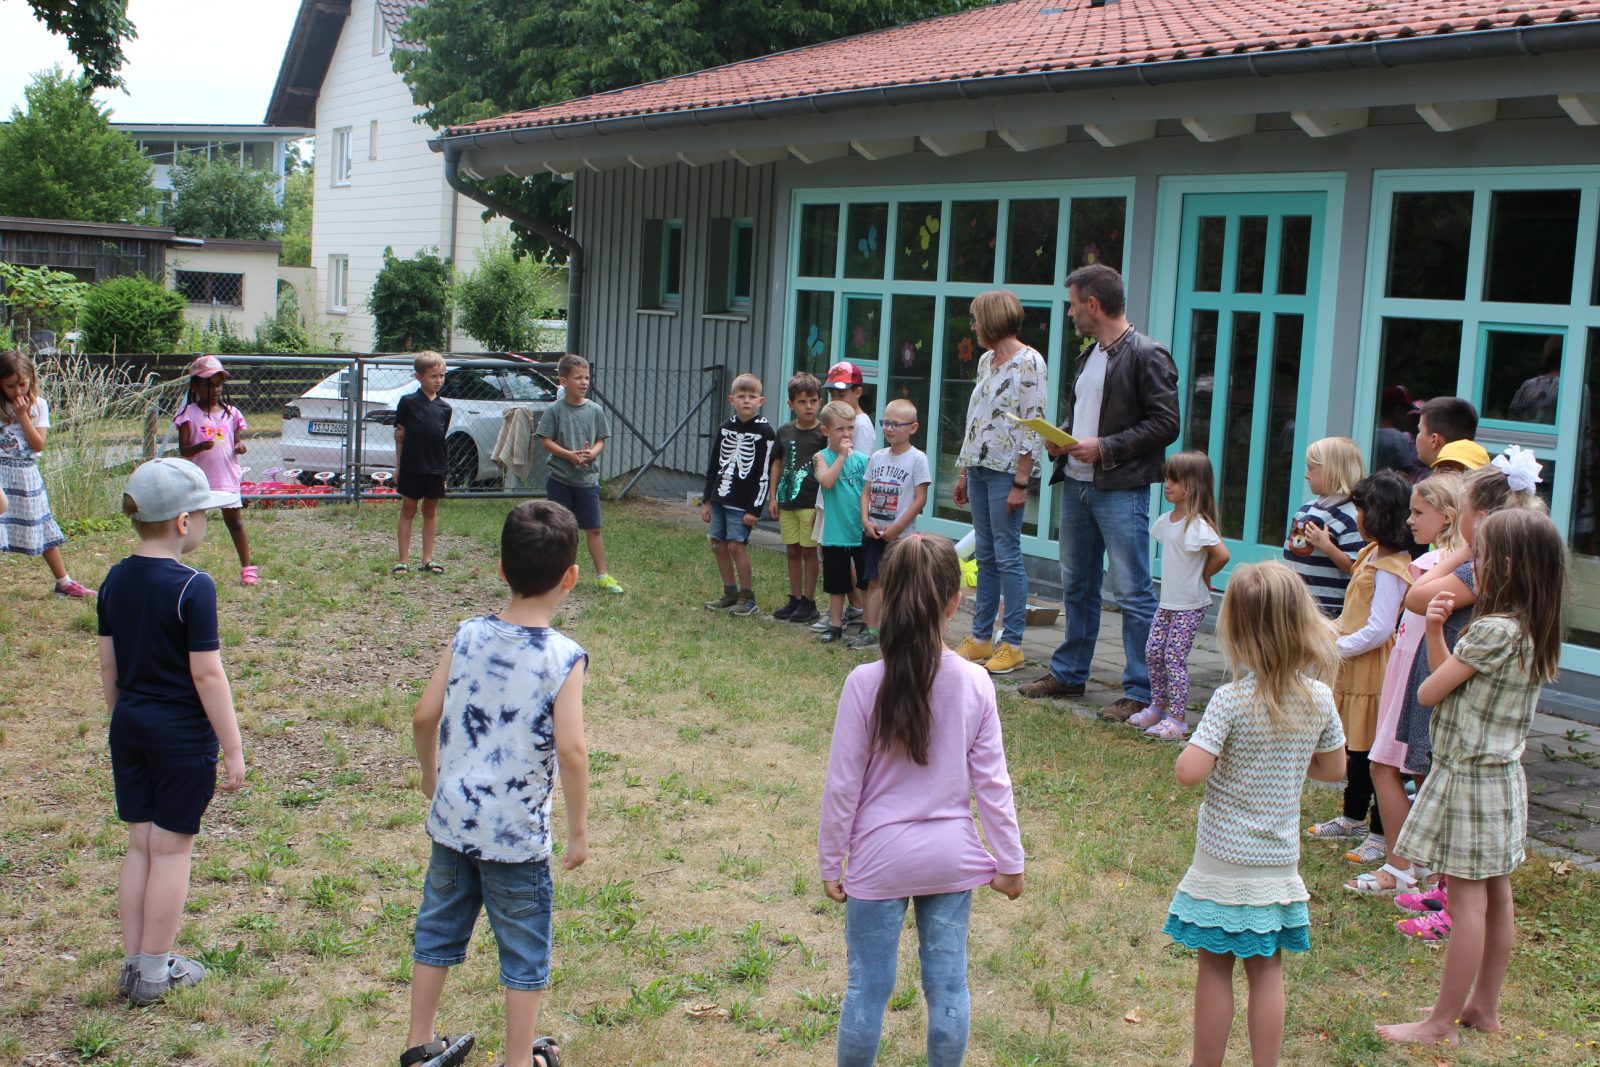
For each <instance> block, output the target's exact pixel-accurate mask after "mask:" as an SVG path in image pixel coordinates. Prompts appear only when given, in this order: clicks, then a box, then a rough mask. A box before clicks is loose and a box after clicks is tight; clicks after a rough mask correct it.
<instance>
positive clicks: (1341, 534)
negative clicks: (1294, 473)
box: [1283, 437, 1363, 619]
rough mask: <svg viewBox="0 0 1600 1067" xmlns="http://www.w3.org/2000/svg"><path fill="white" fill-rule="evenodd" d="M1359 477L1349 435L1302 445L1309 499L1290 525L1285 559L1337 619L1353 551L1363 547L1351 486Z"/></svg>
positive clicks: (1326, 611)
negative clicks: (1304, 447)
mask: <svg viewBox="0 0 1600 1067" xmlns="http://www.w3.org/2000/svg"><path fill="white" fill-rule="evenodd" d="M1360 480H1361V450H1360V449H1359V448H1357V447H1356V443H1355V442H1354V441H1352V440H1350V438H1348V437H1324V438H1323V439H1322V440H1320V441H1313V442H1312V443H1311V447H1310V448H1307V449H1306V486H1307V487H1308V488H1310V490H1311V493H1312V499H1310V500H1308V501H1306V502H1305V503H1304V504H1301V505H1300V510H1299V511H1296V512H1295V513H1294V518H1293V519H1292V520H1291V521H1290V523H1289V537H1288V539H1287V540H1286V541H1284V543H1283V559H1284V562H1285V563H1287V564H1289V566H1290V567H1291V568H1293V569H1294V571H1295V573H1296V574H1298V575H1300V578H1301V580H1303V581H1304V582H1305V583H1306V585H1307V586H1308V587H1309V588H1310V590H1311V595H1312V596H1313V597H1315V598H1316V601H1317V606H1318V607H1319V608H1321V609H1322V613H1323V614H1324V615H1326V616H1328V617H1329V618H1330V619H1331V618H1337V617H1338V614H1339V611H1340V609H1341V608H1342V607H1343V606H1344V590H1345V587H1346V586H1347V585H1349V584H1350V570H1351V568H1352V567H1354V566H1355V555H1356V553H1357V552H1360V551H1361V546H1362V543H1363V542H1362V539H1361V534H1360V532H1358V531H1357V530H1356V509H1355V505H1353V504H1351V503H1350V490H1351V489H1352V488H1354V487H1355V484H1356V483H1357V482H1359V481H1360Z"/></svg>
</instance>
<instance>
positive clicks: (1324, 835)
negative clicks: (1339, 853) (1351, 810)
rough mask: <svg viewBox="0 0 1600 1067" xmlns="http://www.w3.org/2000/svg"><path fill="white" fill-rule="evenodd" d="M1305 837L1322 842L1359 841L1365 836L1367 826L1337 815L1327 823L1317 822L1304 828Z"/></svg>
mask: <svg viewBox="0 0 1600 1067" xmlns="http://www.w3.org/2000/svg"><path fill="white" fill-rule="evenodd" d="M1306 836H1307V837H1316V838H1320V839H1322V840H1324V841H1341V840H1346V839H1349V838H1355V839H1357V840H1359V839H1360V838H1363V837H1366V836H1367V824H1366V823H1364V822H1357V821H1356V820H1354V819H1352V818H1349V817H1348V816H1344V815H1339V816H1336V817H1334V818H1332V819H1329V820H1328V821H1327V822H1319V823H1316V824H1314V825H1312V826H1308V827H1306Z"/></svg>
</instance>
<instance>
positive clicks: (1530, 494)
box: [1459, 463, 1545, 519]
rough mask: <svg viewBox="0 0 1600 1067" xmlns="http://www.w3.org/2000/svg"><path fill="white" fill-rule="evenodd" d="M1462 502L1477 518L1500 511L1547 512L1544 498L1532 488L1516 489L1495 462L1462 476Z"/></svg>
mask: <svg viewBox="0 0 1600 1067" xmlns="http://www.w3.org/2000/svg"><path fill="white" fill-rule="evenodd" d="M1459 492H1460V503H1461V504H1464V505H1466V506H1467V507H1469V508H1471V509H1472V514H1473V515H1474V516H1476V517H1477V518H1480V519H1481V518H1483V517H1484V516H1486V515H1492V514H1494V513H1495V512H1497V511H1540V512H1542V511H1544V510H1545V504H1544V501H1543V500H1541V499H1540V498H1539V494H1538V493H1535V492H1534V491H1533V490H1532V489H1520V490H1519V489H1513V488H1511V483H1510V482H1509V481H1507V480H1506V473H1505V471H1503V470H1501V469H1500V468H1499V467H1496V466H1495V465H1494V464H1493V463H1491V464H1489V465H1488V466H1485V467H1479V468H1478V469H1477V470H1475V471H1468V472H1467V473H1466V474H1463V475H1462V476H1461V488H1460V490H1459Z"/></svg>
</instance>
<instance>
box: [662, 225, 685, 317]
mask: <svg viewBox="0 0 1600 1067" xmlns="http://www.w3.org/2000/svg"><path fill="white" fill-rule="evenodd" d="M674 235H676V236H677V238H678V241H677V244H678V256H677V260H678V261H677V263H676V264H674V263H673V261H672V245H673V241H672V238H673V236H674ZM683 241H684V231H683V220H682V219H663V220H662V221H661V266H660V268H659V269H658V270H657V273H656V284H657V288H656V306H657V307H663V308H676V307H679V306H681V305H682V304H683V263H684V258H685V257H684V244H683ZM674 266H676V267H677V269H678V288H677V289H675V290H674V289H671V288H669V287H668V281H667V280H668V279H669V278H670V277H671V276H672V268H673V267H674Z"/></svg>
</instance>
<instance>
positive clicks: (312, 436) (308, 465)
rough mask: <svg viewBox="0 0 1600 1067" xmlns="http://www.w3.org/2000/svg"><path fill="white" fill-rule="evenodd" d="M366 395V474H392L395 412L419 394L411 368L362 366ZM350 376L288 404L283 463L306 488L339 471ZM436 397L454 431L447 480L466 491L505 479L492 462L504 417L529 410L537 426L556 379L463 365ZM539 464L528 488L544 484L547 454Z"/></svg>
mask: <svg viewBox="0 0 1600 1067" xmlns="http://www.w3.org/2000/svg"><path fill="white" fill-rule="evenodd" d="M362 366H363V370H364V372H365V373H364V379H365V380H364V385H363V389H362V395H361V418H362V425H361V439H362V456H361V471H362V473H363V474H369V475H370V474H371V473H373V472H375V471H383V470H387V471H393V470H394V463H395V452H394V419H395V408H396V405H398V404H399V403H400V398H401V397H403V396H405V395H406V394H407V393H411V392H415V391H416V389H417V388H418V385H417V379H416V376H415V375H414V374H413V373H412V371H411V368H410V367H408V366H390V365H383V364H363V365H362ZM348 377H349V371H348V370H347V369H346V370H340V371H337V372H335V373H333V374H330V375H328V376H327V377H326V378H324V379H323V380H322V381H320V382H318V383H317V384H316V385H314V386H312V387H311V388H310V389H307V390H306V391H305V392H304V393H302V394H301V395H300V396H298V397H296V398H295V399H294V400H292V401H290V402H289V403H288V404H285V405H284V408H283V438H282V448H283V454H282V462H283V465H284V467H286V468H295V467H298V468H300V469H301V470H302V471H303V472H304V473H302V474H301V476H300V479H301V481H304V482H307V483H308V484H309V483H310V481H311V480H312V477H313V475H314V474H316V473H317V472H319V471H334V472H337V473H342V472H343V471H344V469H345V447H346V438H347V436H348V427H347V424H346V420H347V419H348V418H349V403H350V401H349V400H348V399H347V397H348V395H349V382H348ZM439 395H440V396H441V397H443V398H444V399H445V400H448V401H449V402H450V429H449V431H448V434H447V436H446V438H445V448H446V450H447V451H446V455H447V457H448V465H449V472H448V474H447V476H446V480H447V482H448V483H449V484H450V485H451V486H454V487H465V486H469V485H473V484H476V483H481V482H491V481H499V480H500V479H501V478H502V477H503V472H502V471H501V470H500V468H499V466H497V465H496V464H495V463H494V462H493V461H492V460H491V459H490V458H489V457H490V455H491V454H492V453H493V452H494V442H495V438H496V437H498V436H499V434H500V427H501V426H502V425H503V424H504V422H505V415H506V412H507V411H509V410H511V409H512V408H515V407H523V408H527V409H529V413H530V414H531V415H532V417H533V422H534V424H535V425H537V424H538V421H539V415H540V413H541V412H543V411H544V409H545V408H546V407H547V406H548V405H550V404H552V403H555V401H556V383H555V380H554V378H553V376H551V375H548V374H546V373H545V372H544V371H542V370H540V369H538V368H536V367H533V366H504V365H502V364H500V363H499V362H495V363H491V364H489V365H486V366H479V365H474V364H473V363H471V362H462V363H458V364H455V365H453V366H451V367H450V368H449V369H447V370H446V371H445V376H444V385H443V386H442V387H441V388H440V390H439ZM535 455H536V457H537V461H536V463H535V466H534V472H533V476H532V478H531V479H530V480H529V483H528V484H531V485H543V484H544V466H545V462H544V460H545V453H544V451H543V450H542V449H539V450H536V451H535Z"/></svg>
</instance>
